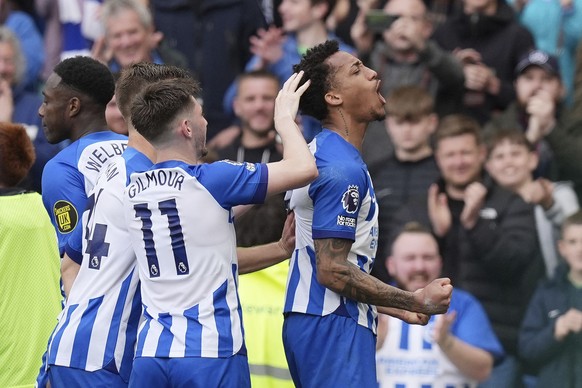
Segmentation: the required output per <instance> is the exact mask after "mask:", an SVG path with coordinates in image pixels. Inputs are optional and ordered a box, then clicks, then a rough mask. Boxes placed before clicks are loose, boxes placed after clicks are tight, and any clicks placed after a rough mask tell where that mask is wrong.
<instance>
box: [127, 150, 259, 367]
mask: <svg viewBox="0 0 582 388" xmlns="http://www.w3.org/2000/svg"><path fill="white" fill-rule="evenodd" d="M267 173H268V171H267V167H266V166H265V165H263V164H251V163H235V162H230V161H221V162H216V163H212V164H200V165H187V164H185V163H183V162H179V161H166V162H162V163H158V164H156V165H154V166H153V167H152V169H151V170H149V171H146V172H144V173H139V174H132V176H131V179H130V181H129V182H128V186H127V188H126V193H125V198H124V208H125V217H126V220H127V224H128V227H129V231H130V235H131V243H132V245H133V248H134V250H135V253H136V256H137V265H138V269H139V277H140V281H141V296H142V302H143V307H144V315H145V321H144V322H143V323H142V325H141V326H140V330H139V334H138V341H137V349H136V357H171V358H179V357H208V358H218V357H222V358H223V357H230V356H232V355H233V354H236V353H237V352H239V351H241V350H242V351H243V352H244V344H243V328H242V313H241V308H240V304H239V299H238V293H237V281H238V261H237V255H236V238H235V232H234V225H233V213H232V210H231V208H232V207H233V206H235V205H240V204H251V203H262V202H263V201H264V199H265V195H266V190H267V179H268V175H267Z"/></svg>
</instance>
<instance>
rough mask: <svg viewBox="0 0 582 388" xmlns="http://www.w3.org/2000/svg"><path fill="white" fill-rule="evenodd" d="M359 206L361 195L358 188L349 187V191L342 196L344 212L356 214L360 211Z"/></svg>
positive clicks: (354, 186)
mask: <svg viewBox="0 0 582 388" xmlns="http://www.w3.org/2000/svg"><path fill="white" fill-rule="evenodd" d="M359 204H360V193H359V192H358V186H356V185H350V186H348V189H347V190H346V191H345V192H344V193H343V195H342V206H343V208H344V210H345V211H346V212H348V213H350V214H353V213H355V212H356V210H358V205H359Z"/></svg>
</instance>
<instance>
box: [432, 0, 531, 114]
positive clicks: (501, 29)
mask: <svg viewBox="0 0 582 388" xmlns="http://www.w3.org/2000/svg"><path fill="white" fill-rule="evenodd" d="M434 39H435V41H436V42H437V43H438V44H439V45H440V46H441V47H442V48H444V49H446V50H448V51H454V52H455V54H456V56H457V58H458V59H459V60H460V61H461V63H462V64H463V72H464V74H465V94H464V97H463V111H464V112H465V113H467V114H469V115H471V116H472V117H473V118H475V119H476V120H478V121H479V123H481V124H484V123H485V122H487V121H488V120H489V119H490V117H491V114H492V113H493V112H495V111H498V110H503V109H505V108H506V107H507V105H508V104H509V103H510V102H511V100H513V98H514V96H515V94H514V91H513V80H514V70H515V66H516V65H517V62H518V60H519V58H520V57H521V56H522V55H523V54H525V53H527V52H528V51H529V50H531V49H533V47H534V42H533V38H532V36H531V34H530V32H529V31H527V29H526V28H525V27H523V26H521V25H520V24H519V23H518V22H517V21H516V20H515V14H514V12H513V9H512V8H511V7H510V6H509V5H507V4H506V3H505V1H503V0H463V9H462V12H459V13H458V14H457V15H456V16H453V17H451V18H450V19H449V20H447V21H446V22H445V23H444V24H442V25H441V26H439V28H438V29H437V30H436V31H435V33H434Z"/></svg>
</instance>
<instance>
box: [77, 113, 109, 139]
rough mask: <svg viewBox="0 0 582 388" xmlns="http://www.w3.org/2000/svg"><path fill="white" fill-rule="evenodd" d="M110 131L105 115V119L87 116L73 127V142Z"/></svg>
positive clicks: (79, 119)
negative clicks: (91, 134) (89, 135)
mask: <svg viewBox="0 0 582 388" xmlns="http://www.w3.org/2000/svg"><path fill="white" fill-rule="evenodd" d="M108 130H109V128H108V127H107V122H106V121H105V115H103V117H100V116H87V117H82V118H78V120H77V121H76V122H75V125H74V127H73V132H72V135H71V140H72V141H75V140H78V139H80V138H81V137H83V136H85V135H88V134H90V133H95V132H102V131H108Z"/></svg>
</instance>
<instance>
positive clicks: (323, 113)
mask: <svg viewBox="0 0 582 388" xmlns="http://www.w3.org/2000/svg"><path fill="white" fill-rule="evenodd" d="M338 51H339V43H338V42H337V41H335V40H328V41H326V42H324V43H322V44H319V45H317V46H315V47H313V48H311V49H309V50H308V51H307V53H306V54H305V55H304V56H303V58H302V59H301V62H300V63H298V64H297V65H294V66H293V71H294V72H295V73H299V72H300V71H301V70H303V71H304V72H305V74H304V75H303V78H302V79H301V82H300V85H303V84H304V83H305V82H306V81H307V80H308V79H309V80H311V85H309V87H308V88H307V90H306V91H305V93H303V95H302V96H301V100H300V101H299V109H300V110H301V112H303V113H304V114H306V115H309V116H313V117H315V118H316V119H318V120H323V119H324V118H326V117H327V115H328V113H329V111H328V109H327V104H326V102H325V98H324V96H325V93H327V92H328V91H329V90H330V89H331V87H332V83H331V80H332V76H333V75H334V74H335V70H334V69H333V68H332V67H331V66H330V65H329V64H327V63H326V60H327V58H329V57H330V56H332V55H333V54H335V53H336V52H338Z"/></svg>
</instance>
